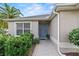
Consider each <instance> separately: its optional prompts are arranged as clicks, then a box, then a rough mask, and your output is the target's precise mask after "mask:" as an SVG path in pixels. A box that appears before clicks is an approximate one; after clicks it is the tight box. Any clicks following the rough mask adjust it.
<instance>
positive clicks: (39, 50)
mask: <svg viewBox="0 0 79 59" xmlns="http://www.w3.org/2000/svg"><path fill="white" fill-rule="evenodd" d="M33 56H58V53H57V51H56V49H55V47H54V44H53V43H52V42H51V41H50V40H40V44H38V45H37V46H36V47H35V50H34V52H33Z"/></svg>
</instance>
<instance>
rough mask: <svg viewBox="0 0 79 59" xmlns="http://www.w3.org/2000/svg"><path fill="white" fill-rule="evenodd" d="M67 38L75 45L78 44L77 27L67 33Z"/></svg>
mask: <svg viewBox="0 0 79 59" xmlns="http://www.w3.org/2000/svg"><path fill="white" fill-rule="evenodd" d="M69 40H70V42H71V43H74V44H75V45H77V46H79V28H76V29H73V30H72V31H71V32H70V33H69Z"/></svg>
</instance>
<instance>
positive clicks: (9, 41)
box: [0, 33, 33, 56]
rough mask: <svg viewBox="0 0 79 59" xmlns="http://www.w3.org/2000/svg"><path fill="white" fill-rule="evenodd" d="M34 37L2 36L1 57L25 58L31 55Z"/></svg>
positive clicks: (0, 40)
mask: <svg viewBox="0 0 79 59" xmlns="http://www.w3.org/2000/svg"><path fill="white" fill-rule="evenodd" d="M32 39H33V36H32V34H31V33H25V34H22V35H20V36H19V37H14V36H11V35H3V34H0V55H1V56H25V55H28V54H29V49H30V48H31V46H32Z"/></svg>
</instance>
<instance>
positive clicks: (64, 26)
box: [59, 11, 79, 42]
mask: <svg viewBox="0 0 79 59" xmlns="http://www.w3.org/2000/svg"><path fill="white" fill-rule="evenodd" d="M59 23H60V25H59V26H60V27H59V28H60V29H59V30H60V31H59V33H60V34H59V39H60V42H69V40H68V34H69V32H70V31H71V30H72V29H74V28H77V27H79V11H61V12H60V20H59Z"/></svg>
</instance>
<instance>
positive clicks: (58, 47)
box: [53, 11, 65, 56]
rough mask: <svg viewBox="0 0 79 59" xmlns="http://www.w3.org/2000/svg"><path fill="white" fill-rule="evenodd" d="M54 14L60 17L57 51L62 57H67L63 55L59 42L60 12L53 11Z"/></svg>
mask: <svg viewBox="0 0 79 59" xmlns="http://www.w3.org/2000/svg"><path fill="white" fill-rule="evenodd" d="M53 13H54V14H56V15H57V16H58V41H57V50H58V53H59V55H60V56H65V55H64V54H62V53H61V52H60V45H59V44H60V42H59V18H60V17H59V13H58V12H56V11H53Z"/></svg>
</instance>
